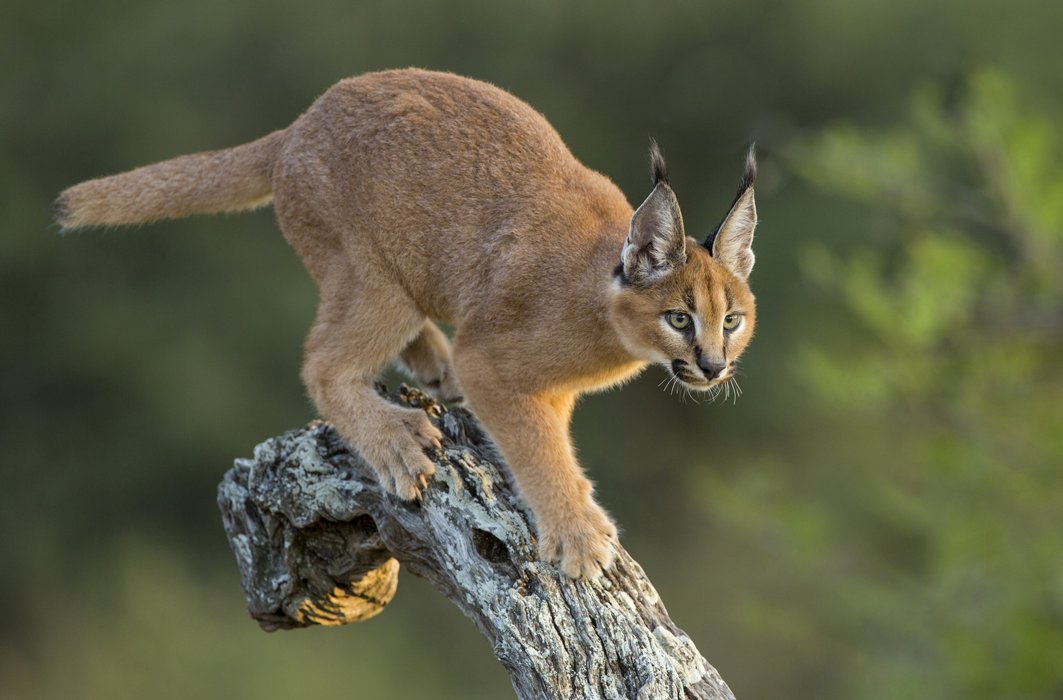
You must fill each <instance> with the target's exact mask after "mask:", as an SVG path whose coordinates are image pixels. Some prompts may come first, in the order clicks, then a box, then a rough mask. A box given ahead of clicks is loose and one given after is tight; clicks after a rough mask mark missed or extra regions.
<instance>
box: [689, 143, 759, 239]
mask: <svg viewBox="0 0 1063 700" xmlns="http://www.w3.org/2000/svg"><path fill="white" fill-rule="evenodd" d="M756 182H757V143H756V141H754V142H753V143H751V144H749V150H748V151H746V167H745V170H744V171H743V172H742V180H741V182H740V183H739V184H738V192H736V193H735V198H734V200H733V201H732V202H731V206H730V207H729V208H728V210H727V211H728V214H729V213H730V212H731V210H732V209H734V206H735V205H736V204H738V200H739V199H741V198H742V195H744V194H745V193H746V190H748V189H749V188H750V187H753V185H755V184H756ZM726 220H727V217H726V216H725V217H724V218H723V219H722V220H721V221H720V223H718V224H716V228H714V229H713V230H712V233H710V234H709V235H708V236H707V237H706V238H705V240H704V241H702V242H701V245H703V246H705V247H706V248H708V250H709V252H710V253H711V252H712V244H713V243H714V242H715V241H716V234H718V233H719V232H720V227H721V226H723V222H724V221H726Z"/></svg>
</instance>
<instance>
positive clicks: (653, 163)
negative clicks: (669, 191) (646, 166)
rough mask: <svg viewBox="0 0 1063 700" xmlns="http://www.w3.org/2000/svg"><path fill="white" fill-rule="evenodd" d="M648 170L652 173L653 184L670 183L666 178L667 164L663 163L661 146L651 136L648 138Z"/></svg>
mask: <svg viewBox="0 0 1063 700" xmlns="http://www.w3.org/2000/svg"><path fill="white" fill-rule="evenodd" d="M650 170H651V172H652V173H653V185H654V186H655V187H656V185H657V183H659V182H663V183H664V184H666V185H669V186H671V184H672V183H671V182H669V180H668V166H667V165H665V162H664V155H662V154H661V147H660V146H658V145H657V141H656V139H653V138H651V139H650Z"/></svg>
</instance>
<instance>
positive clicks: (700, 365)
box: [610, 144, 757, 391]
mask: <svg viewBox="0 0 1063 700" xmlns="http://www.w3.org/2000/svg"><path fill="white" fill-rule="evenodd" d="M650 153H651V159H652V163H653V177H654V187H653V191H652V192H651V193H650V196H649V197H647V198H646V201H645V202H643V203H642V206H640V207H639V208H638V209H637V210H636V211H635V214H634V215H633V216H632V217H631V229H630V231H629V233H628V237H627V240H626V241H625V243H624V248H623V251H622V252H621V254H620V264H619V265H618V266H617V268H616V272H615V279H614V283H613V294H612V299H611V307H610V315H611V318H612V323H613V325H614V327H615V328H616V330H617V333H618V334H619V336H620V339H621V342H623V344H624V346H625V347H626V348H627V349H628V351H629V352H631V353H632V354H633V355H635V356H636V357H637V358H639V359H641V360H644V361H647V362H656V363H658V364H661V365H663V366H664V367H665V368H666V369H667V370H668V371H669V372H670V373H671V375H672V376H673V377H674V378H675V379H676V380H678V382H682V384H683V385H684V386H686V387H687V388H689V389H694V390H701V391H704V390H707V389H711V388H712V387H714V386H717V385H719V384H722V383H724V382H726V381H728V380H729V379H731V378H732V377H733V376H734V372H735V369H736V367H737V363H738V359H739V358H740V357H741V355H742V351H743V350H745V348H746V345H748V344H749V341H750V339H751V338H752V337H753V327H754V325H755V323H756V307H755V304H754V299H753V293H752V292H750V290H749V285H748V283H747V279H748V278H749V273H750V272H751V271H752V270H753V259H754V258H753V248H752V243H753V230H754V229H755V228H756V225H757V207H756V203H755V202H754V199H753V183H754V180H755V179H756V172H757V167H756V160H755V158H754V154H753V149H752V148H750V150H749V155H748V157H747V159H746V170H745V175H744V176H743V178H742V185H741V187H740V188H739V190H738V195H737V196H736V197H735V201H734V203H733V204H732V205H731V209H730V211H729V212H728V213H727V215H726V216H725V217H724V219H723V221H722V222H720V224H719V226H717V227H716V229H715V230H714V231H713V232H712V233H711V234H709V235H708V236H707V237H706V238H705V240H703V241H701V242H699V241H696V240H695V239H693V238H688V237H687V235H686V234H685V233H684V231H683V217H682V215H681V214H680V211H679V202H678V201H676V197H675V193H673V192H672V188H671V187H670V186H669V184H668V175H667V171H666V170H665V165H664V159H663V158H662V157H661V154H660V151H659V150H658V149H657V146H656V144H653V146H652V147H651V149H650Z"/></svg>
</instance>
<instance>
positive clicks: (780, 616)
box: [0, 0, 1063, 700]
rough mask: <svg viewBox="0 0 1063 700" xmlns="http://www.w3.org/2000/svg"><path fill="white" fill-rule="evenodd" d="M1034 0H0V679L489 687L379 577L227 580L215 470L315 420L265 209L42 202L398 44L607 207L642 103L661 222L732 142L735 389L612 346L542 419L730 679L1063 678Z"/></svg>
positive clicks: (1056, 348) (1045, 25) (688, 212)
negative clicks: (572, 453) (495, 98)
mask: <svg viewBox="0 0 1063 700" xmlns="http://www.w3.org/2000/svg"><path fill="white" fill-rule="evenodd" d="M1061 30H1063V5H1060V4H1058V3H1046V2H1042V1H1040V0H1013V2H1010V3H999V2H993V1H988V0H937V1H935V2H928V1H927V0H917V1H912V0H867V1H865V2H846V1H844V0H811V1H809V2H802V3H777V2H765V1H763V0H745V1H743V2H733V1H729V0H728V1H724V0H709V1H699V0H684V1H682V2H679V1H674V0H662V1H661V2H653V3H649V2H642V3H636V2H617V1H616V0H612V1H609V2H606V1H604V0H591V1H589V2H579V3H573V2H570V1H562V0H537V1H536V2H535V3H500V2H497V1H495V0H458V1H452V2H439V1H437V0H413V1H404V2H394V1H389V2H385V1H384V0H370V1H366V2H358V1H347V2H339V1H336V0H308V1H307V2H302V3H298V4H295V3H284V2H279V1H278V0H255V1H254V2H251V1H250V0H237V1H234V2H225V3H219V2H216V0H184V1H183V2H180V3H173V2H170V3H164V2H157V1H154V0H153V1H149V2H128V1H118V0H99V1H96V2H91V3H86V2H73V1H72V0H51V1H50V2H37V1H33V2H31V1H30V0H5V2H4V4H3V7H2V8H0V64H2V65H3V66H4V71H3V73H4V76H3V78H2V80H0V85H2V88H0V210H2V212H3V222H4V231H3V235H2V236H0V289H2V294H0V309H2V318H3V342H2V343H0V391H2V396H3V402H2V406H0V453H2V454H0V484H2V486H0V493H2V494H3V496H2V501H3V505H2V507H0V533H3V534H2V535H0V561H3V572H2V573H0V698H4V699H5V700H6V699H7V698H12V699H14V698H19V699H21V698H26V699H35V698H108V699H110V698H114V699H121V698H144V697H154V698H188V697H202V698H222V697H225V698H245V697H246V698H251V697H256V698H265V697H286V696H298V697H315V696H319V695H325V694H335V695H340V694H343V695H353V696H357V697H380V698H412V697H417V698H422V697H423V698H469V699H477V698H504V697H511V696H512V690H511V689H510V687H509V684H508V680H507V677H506V675H505V673H504V672H503V670H502V669H501V667H500V666H499V665H498V663H497V662H496V661H495V660H494V658H493V656H492V654H491V649H490V648H489V645H488V644H487V643H486V642H485V641H484V640H483V639H481V638H480V636H479V634H478V633H477V632H476V630H475V629H474V627H473V625H472V624H470V623H469V622H468V621H466V620H465V619H464V618H463V617H462V616H461V615H460V614H459V613H458V612H457V611H456V609H453V608H452V607H451V606H450V604H449V603H448V602H447V601H446V600H445V599H444V598H443V597H442V596H441V595H439V594H438V593H436V591H434V590H433V589H431V588H430V587H428V586H427V585H425V584H424V583H423V582H421V581H419V580H417V579H415V578H414V577H412V576H404V577H403V579H402V581H401V583H400V588H399V594H398V596H397V598H396V600H395V602H394V603H393V604H392V606H391V607H389V608H388V609H387V610H386V611H385V612H384V613H383V614H382V615H380V616H379V617H377V618H375V619H373V620H371V621H369V622H366V623H364V624H361V625H357V626H354V627H351V628H345V629H331V630H306V631H298V632H286V633H275V634H266V633H263V632H261V631H260V630H259V629H258V627H257V625H256V624H255V623H254V622H252V621H251V620H250V618H249V617H248V616H247V614H246V611H245V608H244V602H243V595H242V593H241V590H240V586H239V579H238V575H237V570H236V567H235V566H234V562H233V560H232V556H231V554H230V552H229V550H228V547H227V544H226V541H225V538H224V535H223V532H222V528H221V523H220V518H219V515H218V512H217V510H216V507H215V503H214V498H215V488H216V485H217V483H218V481H219V479H220V478H221V475H222V474H223V472H224V471H225V470H226V469H227V468H228V467H229V466H230V464H231V461H232V459H233V458H235V457H239V456H245V455H249V454H250V453H251V450H252V448H253V447H254V445H255V444H256V443H257V442H260V441H261V440H263V439H265V438H267V437H270V436H272V435H274V434H278V433H280V432H282V431H284V430H286V429H288V428H292V427H296V426H300V425H302V424H303V423H305V422H306V421H307V420H309V419H311V418H313V417H314V413H313V410H312V408H311V406H310V404H309V402H308V401H307V399H306V398H305V395H304V392H303V389H302V386H301V384H300V380H299V364H300V355H301V343H302V337H303V335H304V333H305V331H306V330H307V329H308V327H309V324H310V322H311V319H312V315H313V312H314V305H315V290H314V288H313V286H312V284H311V283H310V281H309V278H308V277H307V276H306V275H305V273H304V272H303V270H302V267H301V265H300V263H299V261H298V260H297V259H296V257H295V256H294V254H292V253H291V251H290V250H289V249H288V247H287V245H286V243H285V242H284V240H283V239H282V237H281V236H280V234H279V232H278V230H277V227H276V225H275V223H274V222H273V218H272V212H271V210H269V209H267V210H263V211H260V212H256V213H254V214H247V215H240V216H231V217H216V218H196V219H190V220H186V221H181V222H170V223H162V224H158V225H153V226H150V227H143V228H139V229H135V230H118V231H109V232H99V231H91V232H86V233H78V234H74V235H70V236H67V237H60V236H59V235H57V234H58V232H57V229H56V227H55V226H54V225H53V224H52V223H51V221H50V215H49V204H50V202H51V200H52V199H53V197H54V196H55V195H56V193H58V192H59V191H60V190H61V189H62V188H64V187H66V186H68V185H71V184H73V183H75V182H78V181H80V180H83V179H86V178H89V177H94V176H98V175H103V174H107V173H112V172H117V171H120V170H125V169H128V168H130V167H132V166H136V165H141V164H145V163H148V162H152V161H156V160H161V159H165V158H169V157H173V156H176V155H179V154H184V153H189V152H194V151H200V150H206V149H213V148H223V147H227V146H232V145H236V144H240V143H244V142H246V141H250V140H252V139H254V138H256V137H258V136H260V135H263V134H265V133H267V132H268V131H271V130H273V129H275V128H278V127H281V126H284V125H286V124H288V123H289V122H291V121H292V120H293V119H294V118H295V117H296V116H297V115H298V114H299V113H300V112H301V111H302V110H303V109H305V108H306V107H307V106H308V105H309V104H310V102H311V101H312V100H313V99H314V98H315V97H316V96H317V95H318V94H320V93H321V92H323V91H324V90H325V89H326V88H327V87H328V86H329V85H330V84H332V83H333V82H335V81H336V80H338V79H340V78H342V77H345V76H348V75H353V74H357V73H362V72H365V71H370V70H375V69H381V68H387V67H399V66H408V65H415V66H423V67H431V68H436V69H445V70H451V71H455V72H459V73H463V74H466V75H470V76H473V77H477V78H481V79H484V80H488V81H490V82H493V83H495V84H497V85H500V86H502V87H504V88H506V89H508V90H510V91H512V92H514V93H515V94H516V95H518V96H520V97H521V98H523V99H525V100H526V101H528V102H529V103H531V104H532V105H533V106H535V107H536V108H537V109H539V110H540V111H542V112H543V113H544V114H545V115H546V116H547V118H548V119H549V120H550V121H551V122H552V123H553V124H554V125H555V126H556V127H557V129H558V131H559V132H560V133H561V135H562V137H563V138H564V139H565V140H566V142H567V143H568V144H569V146H570V147H571V148H572V150H573V152H574V153H575V154H576V155H577V157H579V158H580V159H581V160H583V161H584V162H585V163H587V164H588V165H589V166H591V167H592V168H595V169H597V170H600V171H602V172H604V173H606V174H607V175H609V176H610V177H612V178H613V179H614V180H615V181H616V182H617V183H618V184H619V185H620V186H621V188H622V189H623V190H624V191H625V192H626V193H627V194H628V196H629V198H630V199H631V200H632V201H633V202H636V203H637V202H638V201H641V199H642V198H643V197H644V196H645V194H646V193H647V191H648V174H647V164H646V146H647V142H648V138H649V137H650V136H651V135H652V136H654V137H656V138H657V140H658V141H659V142H660V143H661V145H662V147H663V149H664V151H665V153H666V155H667V156H668V163H669V166H670V168H671V171H672V179H673V183H674V185H675V188H676V190H677V192H678V195H679V199H680V202H681V203H682V206H683V208H684V214H685V218H686V224H687V230H688V231H689V232H691V233H693V234H695V235H698V236H699V237H700V236H701V235H703V234H704V233H707V232H708V231H709V230H710V227H711V226H713V225H714V224H715V223H716V222H717V221H718V220H719V218H720V217H721V216H722V215H723V213H724V211H725V209H726V207H727V205H728V204H729V203H730V201H731V196H732V195H733V191H734V187H735V185H736V184H737V181H738V177H739V175H740V171H741V166H742V159H743V155H744V150H745V148H746V145H747V143H748V142H749V141H750V140H753V139H755V140H756V141H757V142H758V144H759V149H760V153H761V161H762V168H761V179H760V181H759V183H758V190H757V195H758V205H759V209H760V214H761V224H760V228H759V230H758V232H757V239H756V244H755V248H756V253H757V267H756V269H755V270H754V272H753V276H752V278H751V282H752V285H753V287H754V290H755V292H756V293H757V295H758V299H759V304H760V311H759V319H758V321H759V323H758V331H757V335H758V337H757V339H756V341H755V342H754V343H753V345H752V347H751V349H750V350H749V352H748V353H747V354H746V357H745V361H744V374H743V375H742V376H741V386H742V389H743V395H742V397H741V398H740V399H738V400H737V401H726V402H725V401H722V400H720V401H717V402H716V403H715V404H713V405H706V404H704V403H702V404H701V405H696V404H694V403H693V402H691V401H687V402H686V403H684V402H682V401H681V400H679V398H678V397H675V396H669V395H668V394H667V392H665V391H662V389H661V388H660V387H659V386H658V382H660V381H661V379H663V375H662V374H661V373H660V372H659V371H658V370H650V371H648V372H647V373H646V375H645V376H644V377H643V378H641V379H640V380H639V381H638V382H636V383H635V384H633V385H631V386H628V387H626V388H625V389H623V390H622V391H619V392H614V393H611V394H607V395H601V396H595V397H591V398H588V399H587V400H585V401H584V403H583V405H582V407H581V409H580V410H578V411H577V418H576V426H575V430H576V439H577V442H578V444H579V447H580V450H581V454H582V458H583V461H584V463H585V464H586V465H587V466H588V467H589V470H590V472H591V475H592V476H593V477H594V478H595V479H596V481H597V482H598V484H599V490H600V494H601V499H602V501H603V502H604V503H605V504H606V505H607V506H608V507H609V508H610V509H611V511H612V512H613V513H614V515H615V516H616V517H617V519H618V520H619V522H620V523H621V524H622V525H623V527H624V535H623V542H624V544H625V545H626V546H627V547H628V549H629V550H630V551H631V552H632V554H633V555H634V556H635V557H636V558H637V559H638V560H639V561H641V563H642V564H643V565H644V567H645V568H646V570H647V572H648V573H649V575H650V576H651V578H652V579H653V581H654V582H655V584H656V585H657V587H658V589H659V590H660V592H661V595H662V597H663V599H664V600H665V601H666V603H667V605H668V607H669V610H670V612H671V614H672V617H673V618H674V619H675V621H676V622H677V623H678V624H679V625H680V626H681V627H682V628H684V629H685V630H686V631H687V632H688V633H689V634H690V635H691V636H692V638H693V639H694V641H695V643H696V644H697V645H698V647H699V648H700V650H701V651H702V653H703V654H704V655H705V656H706V657H707V658H708V659H709V660H710V661H711V662H712V663H713V664H714V665H716V666H717V667H718V669H719V670H720V672H721V673H722V675H723V677H724V678H725V679H726V680H727V681H728V683H729V684H730V685H731V687H732V688H733V689H734V691H735V693H736V695H737V696H738V698H740V699H742V698H746V699H750V698H779V697H785V698H793V699H796V698H847V699H850V698H851V699H858V700H870V699H883V700H885V699H894V698H903V697H920V698H930V699H937V698H961V697H962V698H965V699H976V698H1045V699H1054V700H1059V698H1063V527H1061V520H1063V274H1061V270H1063V169H1061V167H1060V163H1061V162H1063V160H1061V157H1063V136H1061V134H1060V130H1059V125H1060V124H1061V123H1063V70H1060V68H1061V65H1063V50H1061V49H1060V44H1059V37H1060V33H1061Z"/></svg>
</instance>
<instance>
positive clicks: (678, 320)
mask: <svg viewBox="0 0 1063 700" xmlns="http://www.w3.org/2000/svg"><path fill="white" fill-rule="evenodd" d="M668 325H670V326H671V327H672V328H674V329H676V330H677V331H685V330H686V329H687V328H690V314H685V313H683V312H682V311H670V312H668Z"/></svg>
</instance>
